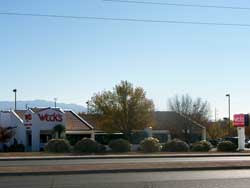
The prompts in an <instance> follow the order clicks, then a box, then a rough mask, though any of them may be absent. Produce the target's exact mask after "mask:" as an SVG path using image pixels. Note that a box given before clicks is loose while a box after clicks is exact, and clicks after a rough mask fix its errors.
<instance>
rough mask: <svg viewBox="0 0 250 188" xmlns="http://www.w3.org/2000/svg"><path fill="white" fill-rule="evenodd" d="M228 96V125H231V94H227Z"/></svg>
mask: <svg viewBox="0 0 250 188" xmlns="http://www.w3.org/2000/svg"><path fill="white" fill-rule="evenodd" d="M226 97H228V125H229V127H230V121H231V120H230V118H231V99H230V94H226Z"/></svg>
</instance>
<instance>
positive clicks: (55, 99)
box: [54, 98, 57, 108]
mask: <svg viewBox="0 0 250 188" xmlns="http://www.w3.org/2000/svg"><path fill="white" fill-rule="evenodd" d="M56 102H57V98H54V103H55V108H56Z"/></svg>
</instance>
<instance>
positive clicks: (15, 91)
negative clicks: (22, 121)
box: [13, 89, 17, 111]
mask: <svg viewBox="0 0 250 188" xmlns="http://www.w3.org/2000/svg"><path fill="white" fill-rule="evenodd" d="M13 92H14V93H15V111H16V93H17V89H13Z"/></svg>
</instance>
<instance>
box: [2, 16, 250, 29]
mask: <svg viewBox="0 0 250 188" xmlns="http://www.w3.org/2000/svg"><path fill="white" fill-rule="evenodd" d="M0 15H7V16H28V17H48V18H61V19H75V20H84V19H85V20H102V21H120V22H144V23H166V24H186V25H211V26H232V27H250V24H241V23H223V22H193V21H176V20H151V19H134V18H111V17H91V16H65V15H56V14H31V13H17V12H0Z"/></svg>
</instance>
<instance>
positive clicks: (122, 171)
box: [0, 166, 250, 177]
mask: <svg viewBox="0 0 250 188" xmlns="http://www.w3.org/2000/svg"><path fill="white" fill-rule="evenodd" d="M249 169H250V166H225V167H188V168H145V169H111V170H79V171H54V172H14V173H8V172H7V173H0V177H3V176H43V175H77V174H78V175H80V174H104V173H132V172H180V171H206V170H208V171H211V170H249Z"/></svg>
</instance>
